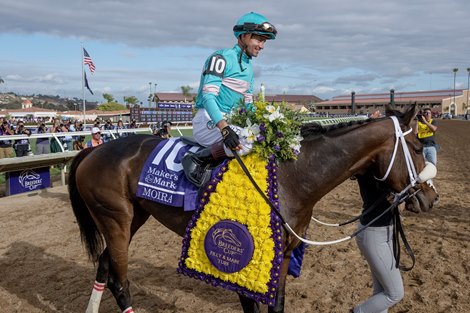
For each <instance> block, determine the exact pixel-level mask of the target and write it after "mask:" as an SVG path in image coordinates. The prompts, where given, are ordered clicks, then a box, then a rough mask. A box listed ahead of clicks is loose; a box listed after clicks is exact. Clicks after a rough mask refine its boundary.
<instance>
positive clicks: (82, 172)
mask: <svg viewBox="0 0 470 313" xmlns="http://www.w3.org/2000/svg"><path fill="white" fill-rule="evenodd" d="M415 111H416V108H415V107H414V106H412V107H410V108H409V109H407V110H405V111H404V112H400V111H398V110H392V109H391V108H387V116H395V119H396V121H398V122H399V128H400V129H402V130H404V131H406V130H409V129H411V128H410V124H411V122H412V119H413V117H414V116H415ZM397 125H398V124H397ZM301 134H302V136H303V138H304V139H303V140H302V142H301V151H300V154H299V155H298V159H297V160H296V161H288V162H283V163H280V164H279V166H278V184H279V191H278V195H279V201H280V214H281V215H282V216H283V217H284V219H285V220H286V221H287V223H288V224H289V225H290V227H291V228H292V229H293V230H294V231H295V232H296V233H297V234H304V233H306V230H307V227H308V225H309V222H310V220H311V217H312V213H313V207H314V205H315V203H317V202H318V201H319V200H320V199H321V198H322V197H323V196H324V195H326V194H327V193H328V192H329V191H331V190H332V189H333V188H335V187H336V186H338V185H339V184H341V183H342V182H343V181H345V180H346V179H348V178H350V177H352V176H353V175H355V174H360V173H361V172H365V171H366V170H368V171H372V172H373V173H374V175H375V176H376V177H384V176H386V179H384V182H383V183H384V184H385V185H387V186H388V187H389V188H390V189H391V190H393V191H395V192H397V193H398V192H401V191H403V190H404V189H405V188H406V186H409V184H410V177H409V175H408V171H407V170H406V166H407V163H406V160H405V154H404V153H400V151H401V150H400V151H399V152H398V153H395V152H396V151H395V150H396V148H395V145H396V142H397V141H398V138H396V136H397V134H396V127H395V126H394V122H393V121H392V119H391V118H389V117H384V118H379V119H369V120H365V121H356V122H350V123H348V124H346V125H344V124H343V125H339V126H336V127H321V126H319V125H318V124H314V123H308V124H305V125H303V126H302V129H301ZM161 140H162V139H160V138H157V137H156V136H151V135H134V136H129V137H125V138H120V139H117V140H115V141H111V142H109V143H106V144H104V145H101V146H98V147H95V148H92V149H85V150H83V151H81V152H80V153H79V154H78V155H77V156H76V157H75V158H74V159H73V161H72V164H71V169H70V174H69V185H68V189H69V195H70V201H71V205H72V208H73V212H74V215H75V217H76V219H77V223H78V225H79V228H80V234H81V239H82V242H83V243H84V245H85V246H86V249H87V252H88V255H89V257H90V259H91V260H92V261H93V262H95V263H96V262H97V263H98V268H97V273H96V280H95V288H94V289H93V292H92V295H91V297H90V301H89V304H88V308H87V311H86V312H90V313H97V312H98V309H99V303H100V299H101V294H102V290H103V289H104V288H105V286H107V287H108V289H109V290H110V291H111V292H112V294H113V296H114V298H115V300H116V302H117V305H118V306H119V308H120V309H121V311H122V312H125V313H130V312H133V310H132V303H131V301H132V300H131V293H130V290H129V280H128V248H129V245H130V243H131V240H132V237H133V236H134V235H135V233H136V232H137V231H138V230H139V228H140V227H141V226H142V225H143V224H144V223H145V222H146V221H147V220H148V218H149V217H150V216H153V217H154V218H155V219H157V220H158V221H159V222H160V223H161V224H163V225H164V226H165V227H166V228H168V229H169V230H171V231H173V232H175V233H176V234H178V235H180V236H183V235H184V232H185V229H186V226H187V224H188V222H189V221H190V219H191V217H192V215H193V212H184V211H183V209H182V208H175V207H169V206H166V205H163V204H159V203H155V202H151V201H149V200H146V199H143V198H139V197H137V196H136V188H137V182H138V178H139V175H140V170H141V168H142V167H143V163H144V162H145V160H146V158H147V156H148V155H149V154H150V153H151V151H152V150H153V149H154V147H155V146H156V145H157V144H158V143H159V142H160V141H161ZM403 144H404V145H406V146H407V147H408V148H409V151H410V153H409V155H411V158H412V163H413V164H414V166H415V168H416V170H417V171H418V172H419V171H421V170H422V169H423V168H424V167H425V160H424V157H423V154H422V145H421V144H420V142H419V141H418V140H417V138H416V136H415V135H414V134H412V133H411V132H410V131H408V132H407V134H406V136H404V143H403ZM124 147H125V148H124ZM395 154H396V155H395ZM392 155H394V156H393V157H392ZM96 173H99V175H100V181H101V182H102V183H100V184H96ZM385 174H387V175H385ZM413 190H419V192H418V194H417V195H418V198H417V200H416V201H413V202H411V204H410V205H411V206H413V205H414V206H416V205H419V208H416V207H415V208H414V209H415V210H422V211H428V210H430V209H431V208H432V205H433V203H434V201H435V200H436V199H437V197H438V195H437V192H436V191H435V189H433V188H431V187H430V186H429V185H428V184H426V183H424V182H422V183H419V184H416V186H414V187H413V188H410V190H409V191H410V192H411V191H413ZM282 240H283V247H284V259H283V262H282V265H281V270H280V273H281V278H280V280H279V285H278V290H277V294H276V299H275V305H274V306H269V308H268V311H269V312H271V313H272V312H284V301H285V298H284V297H285V296H284V295H285V285H286V284H285V283H286V275H287V271H288V264H289V261H290V257H291V253H292V250H293V249H294V248H295V247H297V246H298V245H299V244H300V241H299V239H298V238H295V237H294V236H292V235H291V234H289V233H288V232H284V233H283V239H282ZM96 290H98V291H99V292H95V291H96ZM239 299H240V303H241V306H242V309H243V312H245V313H253V312H259V310H260V305H259V304H258V303H257V302H256V301H255V300H252V299H249V298H247V297H245V296H243V295H239Z"/></svg>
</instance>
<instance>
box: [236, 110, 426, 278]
mask: <svg viewBox="0 0 470 313" xmlns="http://www.w3.org/2000/svg"><path fill="white" fill-rule="evenodd" d="M391 119H392V121H393V124H394V127H395V137H396V141H395V147H394V150H393V153H392V158H391V160H390V164H389V166H388V169H387V171H386V173H385V175H384V177H382V178H377V177H375V178H376V179H377V180H379V181H384V180H386V179H387V177H388V175H389V174H390V171H391V169H392V167H393V164H394V162H395V158H396V154H397V151H398V144H399V143H400V142H401V144H402V149H403V153H404V155H405V161H406V166H407V170H408V175H409V177H410V184H409V185H408V186H406V187H405V188H404V189H403V190H402V191H401V192H399V193H395V194H394V201H393V203H392V204H391V205H390V206H389V207H388V208H387V209H386V210H384V211H383V212H382V213H381V214H380V215H378V216H377V217H375V218H374V219H373V220H372V221H370V222H369V223H368V224H367V225H365V226H364V227H362V228H360V229H358V230H356V231H355V232H353V233H352V234H351V235H350V236H346V237H344V238H341V239H338V240H332V241H322V242H319V241H312V240H307V239H305V238H303V237H301V236H299V235H298V234H297V233H296V232H295V231H294V230H293V229H292V228H291V227H290V225H289V224H288V223H287V222H286V220H285V219H284V217H283V216H282V214H281V212H280V211H279V210H278V208H277V207H276V206H275V205H274V204H273V203H272V202H271V200H270V199H269V198H268V197H267V196H266V195H265V193H264V192H263V191H262V190H261V188H260V187H259V186H258V184H257V183H256V181H255V180H254V179H253V176H251V174H250V172H249V170H248V169H247V168H246V166H245V164H244V163H243V161H242V160H241V158H240V156H239V155H238V153H237V152H236V151H235V150H233V151H232V152H233V155H234V156H235V159H236V160H237V162H238V163H239V164H240V167H241V168H242V170H243V172H244V173H245V174H246V176H247V177H248V178H249V180H250V181H251V183H252V184H253V186H254V187H255V189H256V190H257V191H258V193H259V194H260V195H261V196H262V198H263V199H264V201H265V202H266V203H267V204H268V205H269V206H270V207H271V209H273V210H274V212H275V214H276V215H277V216H278V217H279V219H280V220H281V222H282V227H283V228H284V229H285V230H286V231H288V232H290V233H291V234H292V235H293V236H294V237H296V238H297V239H298V240H300V241H301V242H303V243H305V244H308V245H317V246H322V245H330V244H336V243H340V242H344V241H347V240H350V239H352V238H354V237H356V236H357V235H358V234H359V233H361V232H362V231H364V230H365V229H366V228H368V227H369V226H370V225H372V224H373V223H374V222H375V221H377V220H378V219H379V218H380V217H382V216H383V215H384V214H385V213H387V212H388V211H390V210H393V212H392V213H393V214H392V215H393V255H394V258H395V261H396V267H397V268H400V270H403V271H409V270H411V269H412V268H413V267H414V264H415V256H414V253H413V251H412V249H411V246H410V245H409V243H408V240H407V239H406V236H405V232H404V230H403V225H402V224H401V219H400V213H399V211H398V205H399V204H400V203H402V202H403V201H405V200H407V199H408V198H410V197H411V196H413V195H414V194H416V192H415V193H413V194H412V195H407V194H406V193H407V192H408V191H409V189H410V188H412V187H414V186H415V185H416V182H417V181H419V177H418V175H417V173H416V169H415V166H414V163H413V160H412V158H411V154H410V152H409V149H408V146H407V145H406V141H405V136H406V135H408V134H409V133H410V132H411V131H412V129H411V128H410V129H409V130H408V131H406V132H403V131H402V130H401V128H400V124H399V122H398V119H397V118H396V117H395V116H391ZM379 200H380V201H381V200H383V199H382V198H381V199H378V200H377V201H376V202H375V203H374V204H373V205H372V206H371V207H369V208H368V209H367V210H366V211H365V212H364V213H367V212H370V211H372V210H373V209H374V208H375V207H376V206H377V204H378V202H379ZM364 213H363V214H364ZM360 217H361V215H360V216H357V217H355V218H353V219H351V220H349V221H346V222H344V223H341V224H327V223H323V222H320V221H318V220H316V219H314V218H313V217H312V219H314V220H315V221H318V222H320V223H321V224H324V225H327V226H343V225H347V224H350V223H352V222H354V221H356V220H358V219H359V218H360ZM400 237H401V239H402V241H403V245H404V246H405V249H406V252H407V254H408V255H409V256H410V258H411V259H412V265H411V267H404V266H401V265H400Z"/></svg>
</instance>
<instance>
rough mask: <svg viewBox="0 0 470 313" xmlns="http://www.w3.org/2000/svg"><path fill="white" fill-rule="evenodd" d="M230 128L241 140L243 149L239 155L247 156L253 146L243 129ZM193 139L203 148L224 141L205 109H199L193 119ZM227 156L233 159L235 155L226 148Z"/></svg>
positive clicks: (232, 126) (231, 126)
mask: <svg viewBox="0 0 470 313" xmlns="http://www.w3.org/2000/svg"><path fill="white" fill-rule="evenodd" d="M230 128H232V129H233V131H234V132H236V133H237V135H238V137H239V138H240V144H241V145H242V149H241V150H239V151H238V154H239V155H246V154H248V153H250V152H251V150H252V149H253V144H252V143H249V142H248V141H247V138H246V137H243V136H242V135H241V130H242V128H241V127H238V126H234V125H230ZM193 137H194V139H195V140H196V141H197V143H199V144H200V145H201V146H204V147H209V146H211V145H213V144H214V143H216V142H220V141H222V140H223V137H222V134H221V133H220V129H219V128H218V127H217V126H216V125H215V124H214V122H212V120H211V118H210V116H209V114H208V113H207V111H206V110H205V109H198V111H197V113H196V115H195V116H194V118H193ZM224 150H225V154H226V155H227V156H230V157H232V156H233V153H232V151H231V150H230V149H228V148H227V147H225V145H224Z"/></svg>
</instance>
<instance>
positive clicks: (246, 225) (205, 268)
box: [178, 154, 283, 306]
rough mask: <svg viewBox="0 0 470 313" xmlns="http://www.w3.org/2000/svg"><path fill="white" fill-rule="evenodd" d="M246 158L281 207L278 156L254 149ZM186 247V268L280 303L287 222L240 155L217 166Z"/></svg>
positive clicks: (195, 275) (199, 276)
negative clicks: (283, 228) (266, 157)
mask: <svg viewBox="0 0 470 313" xmlns="http://www.w3.org/2000/svg"><path fill="white" fill-rule="evenodd" d="M243 162H244V163H245V165H246V167H247V168H248V170H249V171H250V173H251V175H252V176H253V178H254V179H255V181H256V183H257V184H258V185H259V186H260V187H261V189H263V188H264V189H265V190H266V192H267V193H266V194H267V196H268V198H269V199H270V200H271V201H272V203H274V204H275V205H276V206H277V207H278V206H279V202H278V196H277V176H276V171H277V167H276V163H275V161H274V158H271V159H270V160H268V161H265V160H264V159H262V158H260V157H259V156H257V155H255V154H251V155H248V156H245V157H243ZM182 250H183V251H182V256H181V259H180V262H179V269H178V271H179V272H180V273H182V274H184V275H187V276H190V277H193V278H196V279H200V280H203V281H205V282H207V283H209V284H212V285H214V286H221V287H223V288H225V289H228V290H232V291H236V292H238V293H240V294H242V295H244V296H247V297H250V298H252V299H254V300H256V301H258V302H261V303H264V304H268V305H270V306H272V305H274V299H275V295H276V290H277V286H278V283H279V273H280V265H281V263H282V259H283V252H282V251H283V249H282V232H281V222H280V220H279V217H278V216H277V215H276V214H275V213H274V212H271V208H270V206H269V205H268V204H267V203H266V202H265V201H264V199H263V198H262V196H261V195H260V194H259V193H258V192H257V191H256V189H255V188H254V187H253V185H252V183H251V182H250V180H249V179H248V177H247V176H246V175H245V173H244V172H243V170H242V168H241V167H240V165H239V164H238V162H237V161H236V160H232V161H227V162H225V163H224V164H223V165H222V166H221V167H219V168H218V169H217V170H215V171H214V173H213V175H212V179H211V181H210V183H208V185H207V186H206V187H205V189H204V190H203V192H202V194H201V197H200V199H199V203H198V206H197V210H196V212H195V214H194V216H193V218H192V220H191V221H190V223H189V224H188V227H187V229H186V233H185V236H184V238H183V249H182Z"/></svg>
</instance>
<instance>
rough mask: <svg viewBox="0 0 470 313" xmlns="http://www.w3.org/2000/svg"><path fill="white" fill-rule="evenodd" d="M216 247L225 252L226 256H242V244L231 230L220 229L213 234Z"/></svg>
mask: <svg viewBox="0 0 470 313" xmlns="http://www.w3.org/2000/svg"><path fill="white" fill-rule="evenodd" d="M212 240H213V241H214V245H216V246H217V247H219V248H221V249H223V250H224V252H225V253H226V254H242V253H243V248H241V246H242V243H241V241H240V240H238V238H237V236H235V234H234V233H233V231H232V230H231V229H226V228H218V229H216V230H215V231H214V232H213V233H212Z"/></svg>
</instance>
